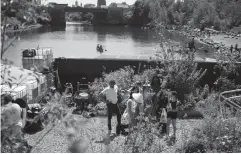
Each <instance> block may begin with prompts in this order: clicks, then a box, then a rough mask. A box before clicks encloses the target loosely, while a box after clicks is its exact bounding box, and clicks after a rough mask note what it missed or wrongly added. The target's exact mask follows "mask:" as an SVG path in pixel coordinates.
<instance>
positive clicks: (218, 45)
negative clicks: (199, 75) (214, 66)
mask: <svg viewBox="0 0 241 154" xmlns="http://www.w3.org/2000/svg"><path fill="white" fill-rule="evenodd" d="M156 28H157V29H166V30H168V31H169V32H176V33H179V34H181V35H184V36H186V37H188V39H189V40H191V39H192V38H193V37H194V40H195V42H196V44H201V45H202V46H206V47H205V48H203V49H202V50H203V52H211V53H212V55H213V56H212V57H208V58H214V57H215V56H216V55H217V54H220V53H221V54H224V55H225V56H231V54H232V56H233V57H234V58H235V59H236V60H237V61H241V55H240V51H241V34H235V33H232V32H223V31H216V30H213V29H210V28H206V29H204V30H203V31H200V29H197V28H192V27H190V26H183V27H180V26H162V25H158V26H157V27H156ZM236 44H237V45H238V49H239V51H235V50H234V49H233V53H231V52H230V47H231V45H232V46H233V48H234V47H235V45H236ZM187 45H188V44H187ZM198 48H199V46H198Z"/></svg>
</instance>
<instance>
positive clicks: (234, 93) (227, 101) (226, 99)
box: [219, 89, 241, 117]
mask: <svg viewBox="0 0 241 154" xmlns="http://www.w3.org/2000/svg"><path fill="white" fill-rule="evenodd" d="M238 93H239V94H238ZM225 95H231V96H225ZM234 99H240V100H241V89H236V90H230V91H224V92H222V93H221V94H220V95H219V103H220V112H221V115H222V117H223V115H224V113H223V109H224V108H225V105H228V106H230V107H231V112H234V109H235V110H236V111H239V112H241V101H240V102H239V104H238V103H236V102H235V101H234Z"/></svg>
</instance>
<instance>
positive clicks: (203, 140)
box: [177, 117, 241, 153]
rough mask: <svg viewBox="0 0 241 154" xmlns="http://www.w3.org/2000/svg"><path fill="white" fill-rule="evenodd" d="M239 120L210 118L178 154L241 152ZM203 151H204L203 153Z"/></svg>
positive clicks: (196, 130)
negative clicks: (184, 153) (190, 153)
mask: <svg viewBox="0 0 241 154" xmlns="http://www.w3.org/2000/svg"><path fill="white" fill-rule="evenodd" d="M240 144H241V122H240V119H239V118H237V117H236V118H232V119H231V118H228V119H221V118H209V119H205V120H204V122H203V124H202V126H201V127H199V128H196V129H194V130H193V131H192V135H191V137H190V139H189V140H188V141H187V142H186V143H185V144H184V146H183V147H182V148H181V149H178V150H177V151H178V152H215V153H220V152H234V153H239V152H241V148H240ZM201 150H202V151H201Z"/></svg>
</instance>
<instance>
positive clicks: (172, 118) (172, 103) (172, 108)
mask: <svg viewBox="0 0 241 154" xmlns="http://www.w3.org/2000/svg"><path fill="white" fill-rule="evenodd" d="M177 103H178V100H177V92H176V91H173V92H171V96H170V97H169V102H168V105H167V136H169V130H170V124H171V123H172V126H173V137H174V138H176V119H177Z"/></svg>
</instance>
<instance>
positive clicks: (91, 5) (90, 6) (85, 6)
mask: <svg viewBox="0 0 241 154" xmlns="http://www.w3.org/2000/svg"><path fill="white" fill-rule="evenodd" d="M93 7H95V4H90V3H88V4H85V5H84V8H93Z"/></svg>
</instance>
